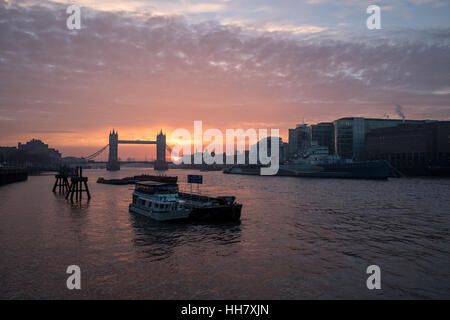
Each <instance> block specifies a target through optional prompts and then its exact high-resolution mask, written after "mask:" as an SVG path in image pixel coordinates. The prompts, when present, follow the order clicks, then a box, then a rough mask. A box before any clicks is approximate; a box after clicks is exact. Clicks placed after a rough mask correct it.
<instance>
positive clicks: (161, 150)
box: [154, 130, 168, 170]
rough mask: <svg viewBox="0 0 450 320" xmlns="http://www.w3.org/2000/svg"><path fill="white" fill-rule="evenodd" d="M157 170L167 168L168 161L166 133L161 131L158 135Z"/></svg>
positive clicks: (155, 166)
mask: <svg viewBox="0 0 450 320" xmlns="http://www.w3.org/2000/svg"><path fill="white" fill-rule="evenodd" d="M154 168H155V170H167V169H168V165H167V162H166V135H165V134H164V133H163V132H162V130H161V132H160V133H159V134H158V135H157V136H156V161H155V165H154Z"/></svg>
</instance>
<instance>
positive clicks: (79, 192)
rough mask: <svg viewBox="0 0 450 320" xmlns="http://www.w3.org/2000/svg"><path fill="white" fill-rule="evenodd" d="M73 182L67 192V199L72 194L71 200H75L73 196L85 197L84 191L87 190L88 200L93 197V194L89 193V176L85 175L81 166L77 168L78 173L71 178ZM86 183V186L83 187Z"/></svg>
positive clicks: (77, 197) (76, 197) (78, 198)
mask: <svg viewBox="0 0 450 320" xmlns="http://www.w3.org/2000/svg"><path fill="white" fill-rule="evenodd" d="M70 181H71V184H70V186H69V190H68V191H67V194H66V199H68V198H69V196H70V201H72V202H73V198H74V196H75V199H76V200H77V201H78V200H81V198H82V197H83V192H86V194H87V197H88V200H90V199H91V194H90V193H89V188H88V185H87V181H88V178H87V177H83V169H82V168H81V167H77V168H76V174H75V175H74V176H73V177H71V178H70ZM83 185H84V188H83Z"/></svg>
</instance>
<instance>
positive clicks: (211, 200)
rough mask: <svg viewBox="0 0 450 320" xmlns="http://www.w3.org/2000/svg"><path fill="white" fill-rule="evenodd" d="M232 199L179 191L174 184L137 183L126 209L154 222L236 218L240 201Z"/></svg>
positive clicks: (232, 219) (236, 219)
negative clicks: (131, 199)
mask: <svg viewBox="0 0 450 320" xmlns="http://www.w3.org/2000/svg"><path fill="white" fill-rule="evenodd" d="M235 200H236V198H235V197H233V196H224V197H210V196H206V195H200V194H192V193H185V192H179V188H178V184H176V183H161V182H138V183H136V187H135V190H134V192H133V201H132V203H131V204H130V206H129V210H130V211H131V212H134V213H137V214H140V215H143V216H146V217H149V218H152V219H154V220H158V221H170V220H188V221H204V222H214V221H223V222H226V221H239V220H240V217H241V210H242V204H239V203H236V202H235Z"/></svg>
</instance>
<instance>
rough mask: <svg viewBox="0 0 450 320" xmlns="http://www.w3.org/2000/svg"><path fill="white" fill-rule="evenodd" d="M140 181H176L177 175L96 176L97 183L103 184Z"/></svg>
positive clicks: (123, 183) (122, 183)
mask: <svg viewBox="0 0 450 320" xmlns="http://www.w3.org/2000/svg"><path fill="white" fill-rule="evenodd" d="M141 181H156V182H162V183H177V181H178V177H169V176H152V175H148V174H141V175H138V176H133V177H126V178H122V179H105V178H103V177H100V178H98V180H97V183H103V184H114V185H125V184H135V183H137V182H141Z"/></svg>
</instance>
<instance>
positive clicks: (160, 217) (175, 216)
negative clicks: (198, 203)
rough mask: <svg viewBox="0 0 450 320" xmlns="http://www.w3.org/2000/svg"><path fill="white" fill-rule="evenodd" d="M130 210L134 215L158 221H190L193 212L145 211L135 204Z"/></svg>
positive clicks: (131, 205)
mask: <svg viewBox="0 0 450 320" xmlns="http://www.w3.org/2000/svg"><path fill="white" fill-rule="evenodd" d="M129 210H130V211H131V212H133V213H137V214H140V215H142V216H145V217H148V218H152V219H153V220H157V221H172V220H187V219H189V215H190V212H191V210H178V211H166V212H156V211H152V210H147V209H143V208H141V207H139V206H136V205H135V204H133V203H132V204H130V206H129Z"/></svg>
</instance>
